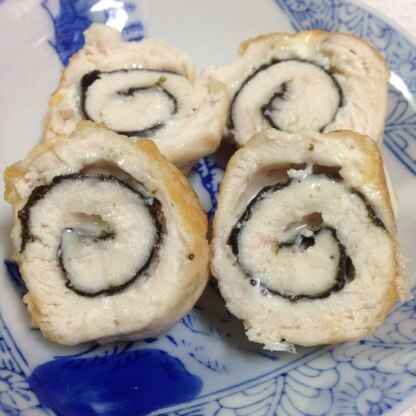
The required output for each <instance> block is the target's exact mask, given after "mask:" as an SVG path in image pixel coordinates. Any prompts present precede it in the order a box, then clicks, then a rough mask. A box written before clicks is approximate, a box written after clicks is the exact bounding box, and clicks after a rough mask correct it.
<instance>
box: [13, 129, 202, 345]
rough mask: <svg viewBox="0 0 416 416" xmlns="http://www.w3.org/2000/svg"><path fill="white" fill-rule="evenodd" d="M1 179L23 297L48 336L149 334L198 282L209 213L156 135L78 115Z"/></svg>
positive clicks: (183, 307)
mask: <svg viewBox="0 0 416 416" xmlns="http://www.w3.org/2000/svg"><path fill="white" fill-rule="evenodd" d="M5 182H6V194H5V196H6V199H7V200H8V201H9V202H10V203H11V204H12V205H13V207H14V218H15V223H14V226H13V230H12V241H13V243H14V247H15V251H16V255H15V257H16V260H17V262H18V264H19V268H20V271H21V274H22V277H23V279H24V281H25V283H26V285H27V288H28V294H27V295H26V296H25V298H24V301H25V302H26V303H27V306H28V310H29V312H30V314H31V316H32V319H33V324H34V325H35V326H37V327H39V328H40V330H41V331H42V332H43V334H44V335H45V336H46V337H47V338H49V339H51V340H53V341H56V342H59V343H62V344H68V345H72V344H78V343H81V342H84V341H90V340H98V341H100V342H106V341H110V340H114V339H126V340H130V339H138V338H143V337H148V336H155V335H158V334H160V333H161V332H163V331H165V330H167V329H168V328H169V327H170V326H172V325H173V324H174V323H175V322H177V321H178V320H179V319H180V318H181V317H182V316H183V315H184V314H185V313H187V312H188V311H189V310H190V309H191V308H192V306H193V305H194V303H195V302H196V300H197V299H198V297H199V296H200V294H201V292H202V290H203V289H204V287H205V284H206V282H207V279H208V275H209V246H208V242H207V240H206V232H207V219H206V215H205V213H204V212H203V210H202V208H201V206H200V204H199V201H198V198H197V196H196V195H195V193H194V192H193V190H192V188H191V186H190V185H189V183H188V181H187V180H186V178H185V177H184V176H183V175H182V174H181V173H180V172H179V171H178V170H177V169H176V168H175V167H174V166H173V165H171V164H170V163H169V162H168V161H166V159H165V158H164V157H163V156H162V155H161V154H160V153H159V151H158V150H157V148H156V146H155V145H154V143H152V142H151V141H149V140H143V141H137V142H133V141H131V140H129V139H128V138H127V137H122V136H119V135H117V134H116V133H113V132H110V131H107V130H106V129H104V128H102V127H97V126H95V125H94V124H93V123H91V122H82V123H81V124H80V125H79V126H78V127H77V129H76V131H75V132H74V133H73V134H72V135H71V137H70V138H69V140H68V139H66V138H57V139H51V140H48V141H45V142H43V143H42V144H40V145H38V146H37V147H35V149H34V150H33V151H32V152H31V153H30V154H29V156H28V157H27V158H26V159H25V160H23V161H21V162H18V163H16V164H14V165H12V166H10V167H9V168H7V170H6V172H5Z"/></svg>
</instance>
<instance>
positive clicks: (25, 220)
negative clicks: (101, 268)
mask: <svg viewBox="0 0 416 416" xmlns="http://www.w3.org/2000/svg"><path fill="white" fill-rule="evenodd" d="M86 178H95V179H97V180H100V181H104V182H112V183H118V184H119V185H120V186H122V187H124V188H126V189H128V190H129V191H131V192H133V193H134V194H136V195H137V198H138V199H139V200H141V201H142V202H143V204H144V205H145V206H146V207H147V209H148V210H149V213H150V215H151V217H152V220H153V225H154V227H155V230H156V235H155V243H154V245H153V247H152V250H151V251H150V253H149V255H148V258H147V260H146V262H145V264H144V265H143V266H142V267H141V268H140V269H139V270H138V271H137V272H136V273H135V274H134V275H133V276H132V277H131V278H130V279H129V280H128V281H127V282H126V283H124V284H123V285H119V286H114V287H109V288H108V289H105V290H102V291H99V292H95V293H88V292H84V291H81V290H78V289H77V288H76V287H74V286H73V285H72V284H71V279H70V277H69V276H68V274H67V271H66V270H65V267H64V264H63V260H62V250H61V244H60V245H59V247H58V250H57V258H58V261H59V264H60V266H61V269H62V271H63V273H64V275H65V278H66V280H67V282H66V283H65V284H66V286H67V287H68V288H69V289H71V290H73V291H74V292H76V293H78V294H79V295H82V296H88V297H93V296H98V295H102V294H104V295H112V294H114V293H117V292H120V291H122V290H123V289H125V288H126V287H127V286H129V285H131V284H132V283H133V282H134V281H136V280H137V278H139V277H140V276H141V275H143V274H144V273H145V272H146V271H147V269H148V268H149V267H150V265H151V264H152V263H153V262H154V261H155V260H156V259H157V257H158V252H159V249H160V247H161V244H162V240H163V236H164V234H165V232H166V228H165V217H164V214H163V211H162V204H161V203H160V201H159V200H158V199H157V198H154V197H151V198H147V197H145V196H144V195H143V194H142V193H140V192H139V191H137V190H136V189H135V188H133V187H132V186H131V185H129V184H128V183H126V182H124V181H122V180H120V179H119V178H117V177H116V176H113V175H104V174H84V173H74V174H69V175H62V176H56V177H54V178H53V180H52V182H51V183H50V184H48V185H40V186H38V187H36V188H35V189H34V190H33V191H32V193H31V194H30V196H29V198H28V201H27V202H26V204H25V206H24V207H23V208H22V209H21V210H20V211H19V212H18V218H19V219H20V222H21V227H22V244H21V247H20V252H21V253H22V252H23V251H24V249H25V247H26V245H27V244H28V243H29V242H31V241H34V240H35V236H34V235H33V234H32V232H31V230H30V228H31V220H30V211H31V209H32V207H34V206H35V205H36V203H37V202H39V201H40V200H42V199H43V198H45V197H47V194H48V192H49V191H50V190H51V189H53V188H54V187H56V186H58V185H59V184H61V183H63V182H65V181H77V180H84V179H86ZM65 230H66V231H68V230H69V229H68V228H66V229H64V230H63V232H64V231H65ZM115 236H116V233H115V232H114V231H110V232H101V233H100V234H97V235H95V236H92V237H91V238H92V239H93V240H94V241H99V240H105V239H112V238H115Z"/></svg>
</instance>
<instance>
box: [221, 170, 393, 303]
mask: <svg viewBox="0 0 416 416" xmlns="http://www.w3.org/2000/svg"><path fill="white" fill-rule="evenodd" d="M326 169H327V168H325V167H322V166H314V169H313V170H314V172H315V171H316V172H319V171H325V170H326ZM331 170H333V172H331ZM337 170H338V171H339V169H333V168H329V171H328V172H325V173H314V175H316V176H318V175H319V176H326V177H328V178H330V179H332V180H336V181H340V180H341V179H342V178H341V177H340V176H339V174H338V173H335V172H336V171H337ZM296 180H297V179H289V180H287V181H284V182H280V183H276V184H274V185H269V186H265V187H263V188H262V189H261V190H260V191H259V192H258V193H257V195H256V196H255V197H254V198H253V199H252V200H251V201H250V202H249V204H248V205H247V208H246V209H245V211H244V212H243V214H242V215H241V217H240V218H239V220H238V221H237V223H236V224H235V225H234V227H233V228H232V229H231V232H230V235H229V237H228V240H227V245H228V246H230V248H231V252H232V253H233V255H234V256H235V258H236V264H237V265H238V267H239V268H240V270H241V271H242V272H243V274H244V275H245V277H246V278H247V279H248V280H249V283H250V284H252V285H253V286H256V287H259V288H260V289H261V291H262V293H264V294H271V295H275V296H280V297H283V298H285V299H287V300H289V301H290V302H296V301H298V300H302V299H309V300H313V299H324V298H327V297H329V296H330V295H331V294H332V293H333V292H338V291H340V290H341V289H343V288H344V286H345V285H346V284H347V283H348V282H351V281H352V280H354V278H355V267H354V264H353V262H352V260H351V258H350V257H349V256H348V255H347V253H346V250H345V247H344V245H343V244H342V243H341V241H340V239H339V236H338V234H337V232H336V230H335V229H334V228H333V227H330V226H328V225H326V224H325V223H322V224H320V225H318V226H314V227H313V235H312V236H311V237H304V238H303V239H302V243H301V244H302V245H303V247H302V248H303V249H307V248H308V247H310V246H312V245H314V244H315V238H316V237H317V235H318V234H319V233H320V232H322V231H324V230H329V231H330V232H331V234H332V237H333V238H334V240H335V241H336V244H337V246H338V249H339V254H340V258H339V262H338V266H337V273H336V276H334V284H333V285H332V286H331V287H330V288H329V289H328V290H325V291H322V292H320V293H317V294H314V295H308V294H302V293H297V294H291V295H286V294H284V293H281V292H279V291H277V290H273V289H270V288H269V287H268V286H267V285H265V284H264V283H262V282H261V276H254V275H252V274H251V273H250V272H249V271H247V270H246V269H245V268H244V267H242V265H241V263H240V260H239V245H238V243H239V236H240V232H241V230H242V229H243V227H244V225H245V223H247V222H248V221H249V220H250V219H251V217H252V211H253V208H254V207H255V206H256V205H257V204H258V203H259V202H260V201H262V200H263V199H264V198H266V197H268V196H269V195H271V194H272V193H274V192H278V191H279V190H281V189H284V188H286V187H287V186H289V185H290V184H291V183H292V181H296ZM351 192H353V193H354V194H356V195H357V196H358V197H359V198H360V199H361V200H362V201H363V203H364V205H365V207H366V209H367V211H368V215H369V218H370V219H371V220H372V222H373V223H374V225H376V226H377V227H380V228H382V229H383V230H386V227H385V225H384V223H383V221H382V220H381V219H380V217H379V216H378V215H377V214H376V212H375V210H374V208H373V207H372V206H371V204H370V203H369V202H368V200H367V199H366V198H365V196H364V195H363V194H362V193H360V192H358V191H355V190H352V191H351ZM294 244H295V243H294V241H289V242H285V243H279V246H280V247H283V246H291V245H294Z"/></svg>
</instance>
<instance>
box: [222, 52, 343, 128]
mask: <svg viewBox="0 0 416 416" xmlns="http://www.w3.org/2000/svg"><path fill="white" fill-rule="evenodd" d="M290 61H296V62H302V63H307V64H311V65H314V66H316V67H317V68H319V69H321V70H322V71H324V72H325V73H326V74H327V75H328V76H329V78H330V79H331V80H332V82H333V84H334V87H335V88H336V90H337V91H338V95H339V102H338V109H337V111H335V113H334V115H333V117H332V120H330V121H329V123H327V124H326V125H324V126H322V127H321V129H320V130H319V131H320V132H322V131H323V130H324V129H325V127H326V126H327V125H328V124H330V123H332V121H333V120H334V119H335V117H336V115H337V112H338V110H339V109H340V108H341V107H342V106H343V105H344V94H343V92H342V88H341V86H340V85H339V83H338V81H337V80H336V79H335V77H334V76H333V75H332V74H331V73H330V72H329V71H327V70H326V69H325V68H324V67H322V66H320V65H318V64H317V63H315V62H312V61H308V60H305V59H295V58H293V59H282V60H279V59H272V60H271V61H270V62H268V63H265V64H263V65H261V66H259V67H258V68H256V69H255V70H254V71H253V72H252V73H251V74H250V75H249V76H248V77H247V78H246V79H245V80H244V81H243V82H242V84H241V85H240V88H239V89H238V90H237V92H236V93H235V94H234V97H233V98H232V100H231V107H230V116H229V120H228V128H229V129H230V130H231V129H233V128H234V127H235V122H234V118H233V113H234V103H235V102H236V101H237V99H238V96H239V95H240V93H241V91H242V90H243V89H244V87H245V86H246V85H247V84H248V83H249V82H250V81H251V80H252V79H253V78H255V77H256V76H257V75H258V74H259V73H260V72H262V71H265V70H267V69H269V68H270V67H271V66H273V65H279V64H280V63H283V62H290ZM288 83H289V82H284V83H282V84H281V86H280V88H279V90H278V91H276V92H275V93H274V94H273V96H272V97H271V99H270V100H269V101H268V102H267V103H264V104H263V105H262V106H261V108H260V111H261V113H262V114H263V117H264V118H265V119H266V120H267V122H268V123H269V124H270V126H271V127H273V128H275V129H277V130H281V128H279V126H278V125H276V123H275V122H274V121H273V119H272V118H271V117H270V116H269V115H268V114H267V113H268V111H270V110H271V109H272V107H273V101H274V100H275V99H280V100H286V99H287V98H286V93H287V88H288Z"/></svg>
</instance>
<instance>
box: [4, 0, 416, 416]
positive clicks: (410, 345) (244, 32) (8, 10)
mask: <svg viewBox="0 0 416 416" xmlns="http://www.w3.org/2000/svg"><path fill="white" fill-rule="evenodd" d="M65 4H66V5H70V6H71V7H69V8H68V9H67V10H66V12H65V13H66V14H67V15H68V14H70V12H74V13H75V14H74V15H73V16H72V17H71V19H72V22H74V21H76V19H77V18H79V16H82V17H83V18H85V19H87V20H94V21H100V22H105V21H106V22H107V23H108V24H111V25H113V26H116V27H118V28H120V29H121V28H123V27H125V26H126V25H132V24H135V23H136V26H130V27H131V28H132V30H131V32H129V33H128V35H129V36H128V37H132V36H140V35H141V34H144V35H145V36H146V37H151V38H157V39H162V40H166V41H168V42H170V43H172V44H173V45H175V46H177V47H178V48H181V49H183V50H184V51H186V52H188V53H189V54H190V55H192V56H193V57H194V59H195V62H196V64H197V67H198V68H199V69H202V68H203V67H204V66H205V65H208V64H223V63H226V62H228V61H231V60H233V59H234V58H235V57H236V49H237V47H238V44H239V43H240V41H241V40H243V39H246V38H249V37H253V36H256V35H258V34H261V33H265V32H271V31H294V30H295V29H296V30H299V29H302V28H308V27H310V26H314V27H317V25H319V26H322V27H328V28H331V29H339V30H343V31H347V32H353V33H358V34H360V35H363V36H366V37H368V38H369V40H370V41H372V43H373V44H374V45H375V46H376V47H378V48H379V49H380V50H381V52H382V53H384V54H385V56H386V57H387V59H388V60H389V62H390V64H391V66H392V70H393V72H392V88H391V94H390V111H389V114H390V117H389V120H388V124H387V128H386V145H385V146H384V147H383V153H384V157H385V163H386V165H387V167H388V169H389V171H390V174H391V178H392V182H393V184H394V185H395V187H396V188H397V192H398V198H399V223H398V227H399V239H400V242H401V244H402V246H403V252H404V255H405V258H406V259H407V269H408V272H409V275H414V274H415V271H416V259H415V256H414V242H415V237H414V236H415V234H416V216H415V215H414V212H413V211H414V206H415V202H416V197H415V192H414V191H415V174H416V163H415V160H416V142H415V137H416V113H415V109H416V105H415V98H414V97H415V92H416V46H415V45H414V44H412V43H411V41H410V40H409V39H407V38H406V35H405V33H403V32H400V33H399V32H396V30H395V29H394V28H392V27H391V26H390V25H389V24H387V23H384V22H383V20H380V19H379V18H378V17H377V16H376V15H374V11H372V12H371V13H368V12H366V11H364V10H362V9H360V8H359V7H358V8H357V6H356V5H355V3H351V2H348V1H342V0H322V1H318V0H309V1H308V0H303V1H296V0H287V1H283V0H277V1H273V0H261V1H250V0H245V1H237V0H233V1H232V0H228V1H227V2H224V1H220V0H211V1H209V2H208V1H200V2H196V1H194V0H158V1H154V0H141V1H135V2H133V1H124V2H122V1H116V0H107V1H93V0H81V1H65V0H61V1H60V2H59V1H58V0H39V1H37V0H36V1H34V0H33V1H32V0H3V1H2V0H0V32H1V34H2V38H1V39H2V42H1V43H0V57H1V58H0V77H1V78H0V80H1V81H0V143H1V152H0V167H1V170H2V171H3V170H4V168H5V166H7V165H8V164H11V163H13V162H14V161H16V160H19V159H21V158H23V157H24V156H25V155H26V154H27V152H28V151H29V150H30V149H31V148H32V147H33V146H34V145H35V144H36V143H38V142H39V140H40V138H41V135H42V124H43V120H44V116H45V114H46V112H47V102H48V98H49V96H50V94H51V93H52V91H53V90H54V88H55V87H56V85H57V82H58V80H59V76H60V71H61V69H62V64H61V61H60V60H59V57H58V54H57V53H56V51H55V49H54V48H53V47H52V46H51V44H50V43H49V42H52V43H54V42H55V41H56V38H55V32H54V30H55V29H56V28H57V26H56V25H55V26H54V25H53V21H52V18H51V16H52V17H55V18H56V17H57V16H59V14H60V13H61V14H62V9H60V7H61V8H62V6H63V5H65ZM94 4H95V8H94V11H91V10H90V7H91V6H92V5H94ZM279 5H280V6H281V7H282V5H283V6H285V7H286V8H285V9H282V8H281V7H279ZM48 11H49V13H51V15H49V14H48ZM71 19H69V21H71ZM67 20H68V19H67ZM137 22H140V23H142V24H143V29H141V28H140V27H139V26H137ZM58 29H59V28H58ZM61 29H62V27H61ZM59 36H62V32H60V33H58V38H59ZM220 174H221V170H220V169H219V168H217V167H216V166H215V165H213V164H212V163H210V162H209V161H206V160H205V161H201V163H200V164H199V165H198V167H197V169H196V170H195V171H194V172H193V173H192V175H191V176H192V181H193V184H194V185H195V187H196V188H197V189H198V191H199V193H200V196H201V200H202V202H203V204H204V206H205V208H206V209H207V211H209V210H210V209H211V208H212V206H211V202H212V201H211V198H212V188H215V187H216V186H217V185H218V182H219V178H220ZM210 191H211V192H210ZM0 221H1V222H0V231H1V238H0V250H1V252H0V253H1V257H2V258H3V259H4V258H9V257H10V254H11V253H10V243H9V239H8V235H9V232H10V227H11V209H10V207H9V206H8V205H7V204H6V203H5V202H3V201H1V206H0ZM0 277H1V280H0V316H1V318H2V320H1V321H0V324H1V325H4V326H3V327H0V413H1V414H5V415H13V416H14V415H19V416H20V415H25V416H27V415H29V416H31V415H44V414H52V413H50V411H49V410H47V409H46V407H45V406H43V405H42V404H41V403H40V402H39V400H38V398H36V396H35V394H34V393H33V392H32V391H31V388H30V386H29V383H28V378H29V380H30V375H31V374H32V371H33V370H34V369H35V368H36V367H37V366H39V365H41V364H42V363H45V362H53V361H54V362H58V361H59V360H57V358H56V357H69V356H71V355H74V354H81V355H80V357H82V359H86V360H87V359H94V357H96V360H95V361H94V363H98V364H94V365H95V366H93V365H91V361H85V365H84V361H76V360H77V357H74V358H73V359H72V361H71V364H74V363H75V364H79V363H81V364H82V365H83V366H84V367H83V370H82V371H84V370H85V368H90V369H91V373H92V372H93V371H95V369H96V368H97V366H99V365H103V366H104V367H105V368H106V369H108V368H113V370H114V369H117V368H119V367H123V366H124V365H126V361H128V360H131V359H132V357H134V355H131V354H132V353H133V352H135V351H137V350H146V349H149V348H152V349H157V350H160V351H166V352H167V353H168V354H169V356H171V357H175V359H176V358H177V359H178V360H180V362H181V363H182V364H183V365H184V366H185V368H186V370H187V371H188V372H189V373H191V374H193V375H195V376H196V377H198V378H199V379H200V380H201V381H202V387H201V390H200V392H199V393H198V395H197V397H195V398H193V399H190V400H189V402H188V403H182V404H181V403H177V404H176V405H175V404H172V406H171V407H168V408H166V409H165V410H161V409H158V410H154V414H169V415H221V416H222V415H227V416H228V415H239V414H247V415H252V414H256V415H272V414H278V415H303V414H314V415H324V414H328V415H358V414H360V415H370V414H371V415H378V414H388V413H390V414H394V415H395V414H399V413H400V412H401V411H402V410H403V409H405V408H408V407H409V406H410V405H411V404H412V403H413V401H414V399H413V397H415V395H416V376H415V374H416V348H415V347H416V323H415V321H414V317H415V316H416V306H415V303H414V302H409V303H408V304H406V305H404V306H400V305H398V306H397V308H396V309H397V310H396V311H395V312H394V313H392V314H391V315H390V317H389V318H388V319H387V321H386V322H385V324H384V325H383V326H382V327H381V328H380V329H379V331H377V333H376V334H375V335H374V336H371V337H368V338H367V339H366V340H364V341H363V342H362V343H346V344H343V345H340V346H337V347H329V346H323V347H319V348H310V349H301V350H300V351H299V354H298V355H296V356H291V355H288V354H265V353H264V352H263V351H262V350H261V348H260V347H259V346H256V345H254V344H251V343H249V342H248V341H246V340H245V337H244V335H243V331H242V327H241V323H240V322H238V321H237V320H235V319H234V318H232V317H230V316H229V314H227V312H226V310H225V308H224V304H223V302H222V300H221V298H220V297H219V296H218V295H217V293H216V292H215V288H213V287H212V285H210V286H209V287H208V289H207V291H206V293H205V294H204V296H203V297H202V299H201V301H200V302H199V303H198V308H197V309H194V310H193V311H192V312H191V313H190V314H189V315H188V316H187V317H185V318H184V320H183V321H182V322H181V323H179V324H178V325H176V326H175V327H174V328H173V329H172V330H171V331H170V332H169V333H168V334H166V335H165V336H162V337H160V338H159V339H158V340H148V342H137V343H135V344H117V345H109V346H105V347H99V348H96V347H94V346H93V345H87V346H86V345H84V346H81V347H76V348H75V347H74V348H64V347H59V346H57V345H54V344H51V343H49V342H47V341H45V340H44V339H43V337H42V336H41V335H40V334H39V333H38V331H36V330H31V329H30V319H29V317H28V315H27V313H26V310H25V307H24V305H23V304H22V302H21V300H20V295H19V291H18V289H17V287H16V285H15V284H14V283H13V282H12V280H11V279H10V278H9V277H8V276H7V275H6V271H5V268H3V269H1V271H0ZM90 348H92V349H91V350H90ZM103 357H104V358H103ZM78 358H79V357H78ZM112 365H113V366H114V367H111V366H112ZM88 366H90V367H88ZM132 368H133V366H132ZM82 371H81V370H79V374H86V373H83V372H82ZM114 374H118V373H117V372H116V371H115V370H114ZM126 374H127V376H128V377H129V378H134V377H137V386H138V389H137V390H135V389H133V390H132V391H131V392H129V394H128V395H127V396H128V397H127V402H119V401H118V400H117V397H115V398H114V397H113V396H111V397H110V395H107V396H106V395H105V394H103V395H100V393H99V392H97V391H96V390H95V389H94V385H92V386H91V385H88V388H84V390H83V391H82V393H79V395H78V396H75V395H74V393H73V391H76V386H75V385H72V386H71V388H72V389H73V390H72V392H71V391H68V393H67V394H66V396H65V393H62V392H61V393H60V395H59V394H57V387H56V384H58V385H59V383H62V389H63V388H64V386H65V378H64V370H61V372H57V374H56V377H57V380H58V381H57V382H56V383H55V385H54V386H52V385H48V384H47V383H46V384H45V385H44V388H45V391H46V395H47V396H49V397H48V400H47V404H48V405H51V403H52V407H53V408H54V411H55V412H56V413H57V414H60V415H69V414H77V415H84V414H85V415H87V414H88V415H90V414H91V415H92V414H100V415H130V414H133V415H139V414H144V413H141V412H142V410H140V408H139V407H137V408H135V410H134V411H132V408H131V407H129V406H130V405H131V404H132V403H133V404H134V403H136V402H137V403H138V404H140V403H142V400H144V399H143V398H140V397H139V395H140V391H138V390H139V387H140V383H141V382H142V381H143V377H144V378H146V377H148V375H146V374H134V373H133V372H132V373H131V374H129V373H123V375H124V376H126ZM60 377H61V378H60ZM59 380H60V381H59ZM165 381H166V380H165ZM82 382H83V381H82V380H79V383H80V386H81V387H83V386H84V385H83V384H82ZM31 383H33V380H32V381H31ZM114 383H115V386H114V389H116V384H117V380H114ZM171 383H172V385H174V383H175V381H174V379H171ZM31 385H32V384H31ZM84 387H85V386H84ZM107 387H108V386H107ZM48 388H50V389H51V390H50V391H49V394H48ZM160 391H161V392H165V394H167V393H166V391H168V386H166V385H165V386H160ZM161 394H162V393H161ZM51 396H53V397H54V399H56V400H52V401H51ZM59 400H61V401H59ZM83 400H84V401H85V402H86V403H89V405H88V406H87V408H85V407H84V408H82V410H79V409H78V410H74V408H71V404H72V403H75V402H83ZM43 402H44V404H46V403H45V400H43ZM62 403H65V406H63V405H62ZM68 403H69V404H68ZM126 403H127V404H126ZM155 409H157V408H155Z"/></svg>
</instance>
